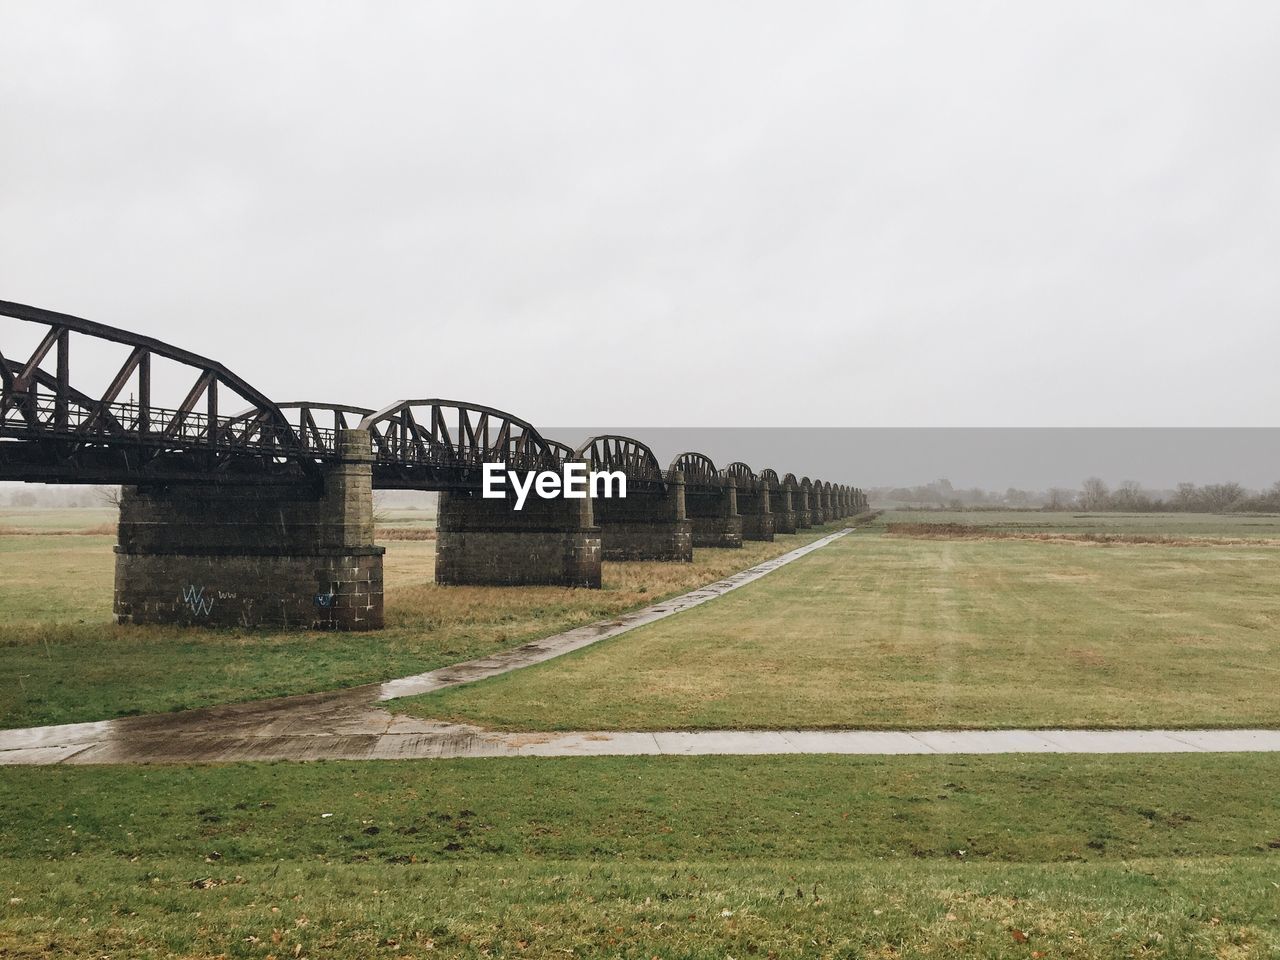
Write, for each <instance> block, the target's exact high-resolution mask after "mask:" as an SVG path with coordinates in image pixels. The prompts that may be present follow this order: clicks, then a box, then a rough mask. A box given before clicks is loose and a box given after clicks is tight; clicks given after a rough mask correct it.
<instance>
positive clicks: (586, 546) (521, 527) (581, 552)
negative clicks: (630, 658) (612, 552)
mask: <svg viewBox="0 0 1280 960" xmlns="http://www.w3.org/2000/svg"><path fill="white" fill-rule="evenodd" d="M436 531H437V533H436V536H437V540H436V583H440V584H451V585H461V584H470V585H484V586H536V585H553V586H563V587H590V588H598V587H599V586H600V561H601V556H602V554H601V549H600V528H599V527H598V526H596V525H595V522H594V518H593V510H592V501H591V500H590V499H589V498H581V499H572V500H570V499H563V498H560V499H543V498H541V497H538V496H533V495H531V496H530V497H529V498H528V499H527V500H526V501H525V503H524V507H523V509H521V510H516V509H515V496H514V494H511V495H510V496H509V497H508V498H506V499H485V498H484V497H482V496H481V495H480V491H479V490H471V491H455V492H445V493H441V494H440V502H439V507H438V515H437V520H436Z"/></svg>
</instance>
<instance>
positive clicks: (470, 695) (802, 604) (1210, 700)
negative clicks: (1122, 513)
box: [404, 534, 1280, 730]
mask: <svg viewBox="0 0 1280 960" xmlns="http://www.w3.org/2000/svg"><path fill="white" fill-rule="evenodd" d="M1188 638H1195V640H1194V642H1190V643H1189V642H1188ZM1278 664H1280V567H1278V566H1277V564H1276V560H1275V551H1274V549H1273V548H1271V547H1258V546H1246V545H1239V546H1234V547H1224V546H1202V547H1189V546H1176V547H1172V546H1164V545H1159V544H1142V545H1125V544H1115V545H1113V546H1110V547H1109V548H1107V549H1078V550H1064V549H1062V548H1061V547H1060V546H1059V545H1057V544H1054V543H1048V542H1043V541H1040V540H1037V539H1023V538H1014V539H991V540H988V539H969V538H961V539H944V540H933V539H915V538H901V537H891V536H883V537H879V536H872V535H864V534H855V535H854V536H851V537H847V538H845V539H843V540H839V541H837V542H835V543H833V544H831V545H830V546H828V547H825V548H824V549H822V550H819V551H816V552H814V553H812V554H810V555H809V556H807V557H805V558H803V559H801V560H799V561H797V562H796V563H793V564H790V565H789V566H787V567H785V568H783V569H781V570H779V571H777V572H775V573H773V574H771V575H770V576H768V577H766V578H764V579H762V580H760V581H758V582H756V583H754V584H751V585H750V586H747V587H745V588H743V589H742V590H739V591H735V592H734V593H732V594H730V595H728V596H725V597H722V598H720V599H717V600H715V601H714V602H712V603H709V604H705V605H703V606H701V607H698V608H696V609H694V610H690V611H688V612H686V613H683V614H681V615H680V616H678V617H673V618H670V619H668V620H664V621H662V622H659V623H654V624H650V625H648V626H645V627H642V628H640V629H638V630H636V631H633V632H631V633H628V634H626V635H624V636H622V637H619V638H616V639H614V640H609V641H605V642H603V643H601V644H597V645H595V646H593V647H590V648H587V649H585V650H583V651H580V652H578V653H576V654H572V655H569V656H567V657H563V658H560V659H558V660H555V661H551V662H549V663H546V664H541V665H538V666H535V667H531V668H528V669H526V670H522V671H519V672H517V673H513V674H510V675H507V676H504V677H499V678H495V679H493V680H489V681H484V682H482V683H477V684H472V685H470V686H466V687H461V688H457V689H454V690H448V691H441V692H439V693H435V694H430V695H427V696H425V697H421V698H415V699H413V700H409V701H406V706H405V707H404V709H407V710H410V711H411V712H413V713H416V714H418V715H423V716H431V717H438V718H442V719H445V718H447V719H450V720H455V721H460V722H469V723H476V724H479V725H482V726H491V727H499V728H504V729H514V730H535V729H536V730H540V729H560V730H566V729H568V730H598V729H642V730H660V729H717V728H732V729H750V728H770V729H793V728H846V727H852V728H874V729H895V728H912V729H922V728H923V729H933V728H947V727H968V728H984V727H1165V726H1168V727H1194V726H1210V727H1229V726H1264V727H1266V726H1275V725H1280V700H1278V699H1277V698H1276V697H1275V695H1274V691H1275V690H1276V689H1277V685H1280V666H1278Z"/></svg>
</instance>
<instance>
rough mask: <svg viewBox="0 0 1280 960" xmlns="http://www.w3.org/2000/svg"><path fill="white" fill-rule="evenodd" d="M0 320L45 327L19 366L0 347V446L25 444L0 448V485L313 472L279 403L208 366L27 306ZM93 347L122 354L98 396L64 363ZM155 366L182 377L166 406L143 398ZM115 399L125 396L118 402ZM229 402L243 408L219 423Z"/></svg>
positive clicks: (6, 304) (1, 311)
mask: <svg viewBox="0 0 1280 960" xmlns="http://www.w3.org/2000/svg"><path fill="white" fill-rule="evenodd" d="M0 317H7V318H10V319H13V320H18V321H23V322H27V323H32V324H38V325H43V326H44V327H46V328H47V330H46V331H45V333H44V335H43V336H42V337H41V338H40V340H39V342H38V344H37V345H36V347H35V349H34V350H33V351H32V352H30V353H29V354H27V355H26V356H25V357H23V358H22V359H18V358H17V357H16V356H13V355H6V352H5V349H6V345H3V344H0V437H4V438H7V439H10V440H19V441H22V440H27V441H33V443H31V444H21V443H19V444H5V445H4V446H5V449H4V451H3V453H2V454H0V476H4V475H6V474H14V475H18V474H21V475H22V476H21V478H22V479H42V480H46V481H70V482H93V483H103V482H107V483H131V482H135V481H137V480H139V479H148V478H154V479H170V480H172V479H191V478H195V477H200V476H203V477H208V476H209V475H210V474H211V473H214V472H216V471H219V470H226V469H228V468H231V467H232V466H233V465H235V466H237V467H244V466H248V465H253V466H256V467H257V468H259V469H260V470H264V471H268V472H279V471H280V469H281V468H284V469H285V470H286V471H288V470H289V469H290V468H291V467H292V468H296V467H297V466H298V465H299V464H301V465H303V466H308V467H309V466H313V465H314V459H313V457H312V456H311V455H309V454H308V453H307V452H306V451H304V450H303V449H302V446H301V444H300V443H299V438H298V436H297V434H296V432H295V431H294V429H293V427H292V426H291V425H290V423H289V422H288V420H287V418H286V417H285V416H284V415H283V413H282V412H281V410H280V408H279V406H278V405H276V404H275V403H273V402H272V401H271V400H270V398H268V397H267V396H266V395H265V394H263V393H262V392H260V391H259V390H257V389H256V388H254V387H253V386H252V385H251V384H249V383H248V382H247V381H245V380H244V379H242V378H241V377H239V376H237V375H236V374H235V373H233V372H232V371H231V370H229V369H228V368H227V367H225V366H223V365H222V364H221V363H219V362H217V361H216V360H212V359H210V358H208V357H203V356H200V355H199V354H195V353H192V352H190V351H188V350H183V349H181V348H180V347H176V346H174V345H173V344H170V343H165V342H164V341H162V340H158V339H156V338H154V337H149V336H145V335H143V334H139V333H134V332H132V331H129V330H124V329H121V328H119V327H112V326H108V325H107V324H103V323H97V322H95V321H92V320H86V319H84V318H82V317H75V316H72V315H70V314H65V313H58V312H56V311H52V310H45V309H42V308H40V307H32V306H28V305H26V304H20V303H12V302H10V301H0ZM93 341H101V342H107V343H112V344H118V345H120V346H123V347H126V348H128V354H127V356H126V357H125V359H124V361H123V362H122V363H121V364H120V365H119V367H118V368H116V370H115V373H114V374H113V375H112V377H111V379H110V381H109V382H108V384H107V386H106V388H105V389H103V390H96V389H92V390H91V389H89V388H88V387H87V386H85V385H84V382H83V381H84V378H83V377H81V378H80V382H79V383H78V382H77V377H76V368H75V366H74V364H73V359H74V357H75V356H78V355H79V349H80V346H81V345H83V344H87V343H91V342H93ZM73 346H74V347H75V349H73ZM8 350H9V353H10V354H12V353H13V348H12V347H9V348H8ZM156 360H160V361H164V362H166V363H167V364H169V365H170V368H171V369H174V370H176V371H177V372H179V373H180V374H181V375H182V378H183V379H182V380H181V381H179V382H182V383H184V384H185V387H186V390H185V394H184V395H183V399H181V400H180V401H177V403H176V405H169V406H166V405H163V404H162V403H157V402H156V400H157V399H159V398H157V397H154V396H153V392H152V364H153V361H156ZM126 390H129V392H130V394H131V397H130V399H128V400H123V399H121V398H122V396H124V395H125V391H126ZM176 396H177V395H176V394H175V397H176ZM231 404H234V406H235V408H242V407H245V406H246V405H247V407H248V410H247V411H246V412H245V415H243V416H235V417H230V416H227V415H226V414H225V413H224V411H225V410H226V409H227V407H228V406H229V405H231ZM37 447H38V448H39V449H37ZM195 454H199V456H198V457H196V456H193V455H195ZM293 472H295V473H296V469H294V470H293Z"/></svg>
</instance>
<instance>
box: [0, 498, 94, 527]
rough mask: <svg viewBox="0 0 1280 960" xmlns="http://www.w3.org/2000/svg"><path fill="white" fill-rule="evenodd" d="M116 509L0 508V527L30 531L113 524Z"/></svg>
mask: <svg viewBox="0 0 1280 960" xmlns="http://www.w3.org/2000/svg"><path fill="white" fill-rule="evenodd" d="M115 522H116V508H115V507H111V506H106V505H104V506H101V507H79V508H69V507H68V508H53V507H49V508H39V507H0V530H5V531H12V530H22V531H34V532H48V533H58V532H63V533H67V532H79V531H82V530H100V529H102V528H105V527H111V526H114V525H115Z"/></svg>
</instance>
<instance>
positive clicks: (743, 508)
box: [738, 480, 773, 540]
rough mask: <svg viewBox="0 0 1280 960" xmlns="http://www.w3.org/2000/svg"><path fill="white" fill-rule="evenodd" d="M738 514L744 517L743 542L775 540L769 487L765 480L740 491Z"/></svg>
mask: <svg viewBox="0 0 1280 960" xmlns="http://www.w3.org/2000/svg"><path fill="white" fill-rule="evenodd" d="M738 512H739V513H740V514H741V515H742V539H743V540H772V539H773V512H772V511H771V510H770V508H769V486H768V484H766V483H765V482H764V481H763V480H753V481H752V486H751V487H750V488H749V489H743V490H739V491H738Z"/></svg>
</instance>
